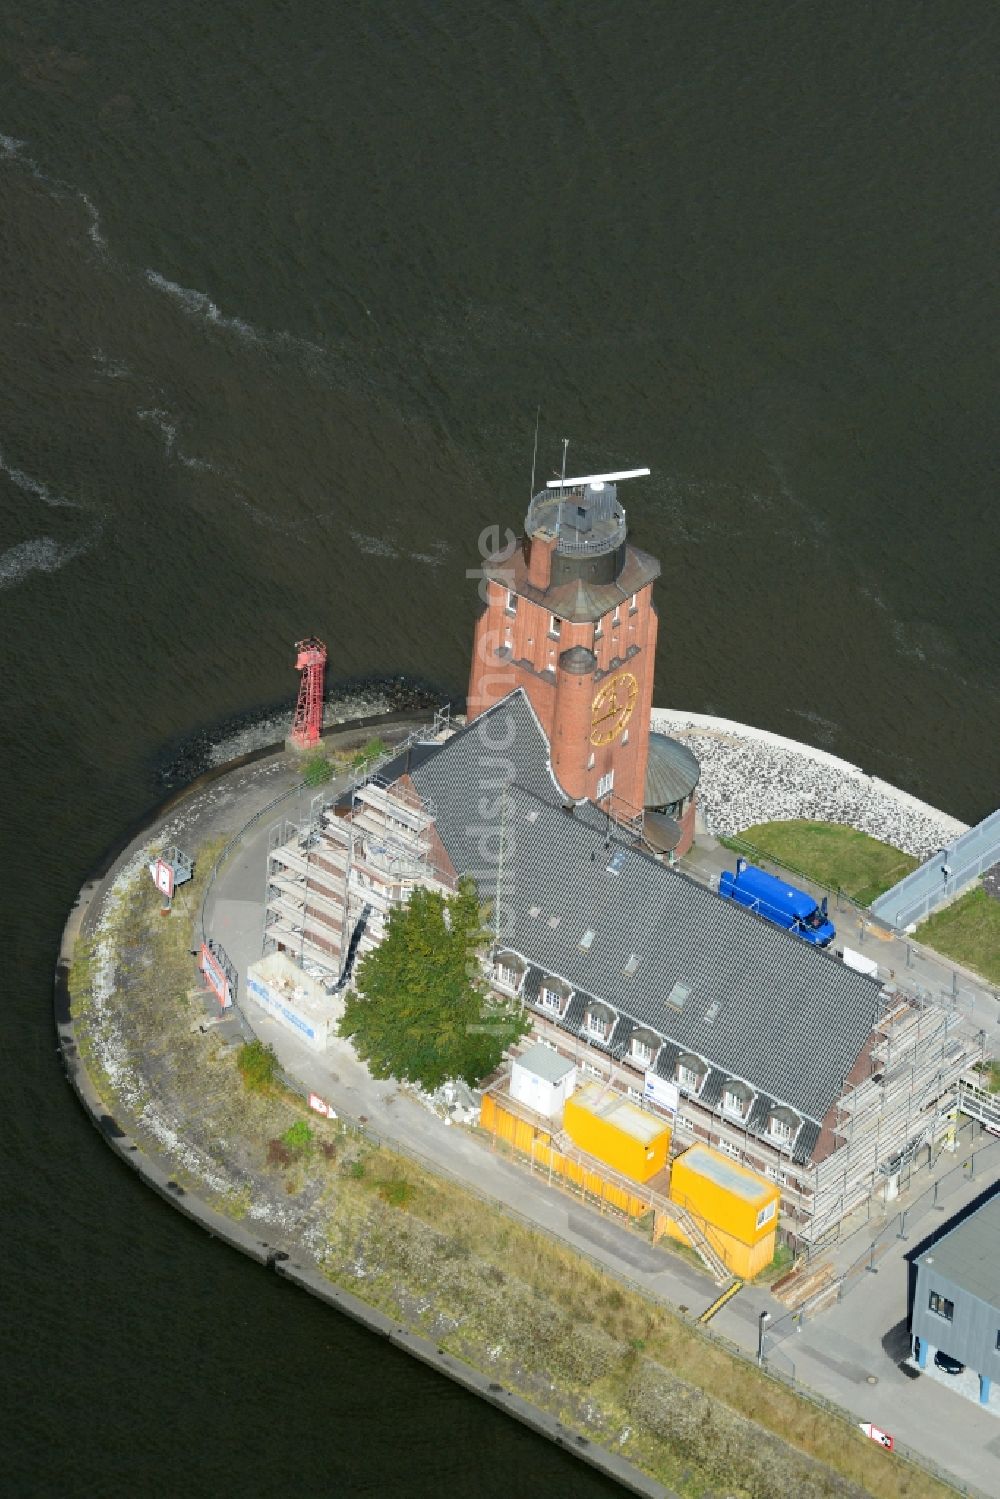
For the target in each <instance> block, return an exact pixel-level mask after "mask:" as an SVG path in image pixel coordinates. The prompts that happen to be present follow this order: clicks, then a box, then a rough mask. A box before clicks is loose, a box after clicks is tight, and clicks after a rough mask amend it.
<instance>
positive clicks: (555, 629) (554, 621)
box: [549, 614, 562, 640]
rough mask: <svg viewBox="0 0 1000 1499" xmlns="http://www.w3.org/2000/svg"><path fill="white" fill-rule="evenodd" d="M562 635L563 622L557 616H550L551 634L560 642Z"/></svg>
mask: <svg viewBox="0 0 1000 1499" xmlns="http://www.w3.org/2000/svg"><path fill="white" fill-rule="evenodd" d="M561 633H562V620H561V619H559V618H558V616H557V615H555V614H550V615H549V634H550V635H551V636H553V637H554V639H556V640H558V639H559V636H560V634H561Z"/></svg>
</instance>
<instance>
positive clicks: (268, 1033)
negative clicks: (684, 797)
mask: <svg viewBox="0 0 1000 1499" xmlns="http://www.w3.org/2000/svg"><path fill="white" fill-rule="evenodd" d="M327 789H328V790H330V789H331V788H327ZM273 794H274V792H273V789H271V788H269V790H268V795H269V796H270V795H273ZM312 795H313V793H312V792H304V793H302V794H300V795H299V796H296V797H295V798H292V799H290V800H289V801H288V802H287V803H285V804H284V805H283V806H282V807H281V808H280V809H278V812H279V813H280V814H281V815H282V816H283V817H289V818H292V819H295V818H296V817H302V818H304V817H306V816H307V815H308V809H309V803H310V800H311V797H312ZM261 799H262V800H263V799H264V798H263V797H262V798H261ZM255 810H256V806H254V805H250V804H248V815H249V814H250V813H251V812H253V811H255ZM269 836H270V826H269V820H268V819H264V820H263V821H262V824H261V825H260V826H259V827H257V828H255V829H254V830H253V831H252V833H251V835H249V836H248V838H247V840H246V841H245V843H244V844H242V845H241V846H240V848H239V849H238V850H237V852H236V853H235V854H234V856H233V857H232V858H231V859H230V861H229V862H228V863H227V865H226V867H225V869H224V870H223V872H222V874H221V875H220V877H219V879H218V880H217V881H216V884H215V886H214V888H213V890H212V892H211V895H210V898H209V901H208V905H207V908H206V916H207V924H208V929H209V931H210V932H211V933H212V934H213V935H214V936H215V937H217V938H218V939H219V940H221V942H222V943H223V945H224V946H225V948H226V950H227V952H228V953H229V956H230V958H231V959H232V960H233V962H234V963H235V964H236V966H237V967H238V969H239V971H240V974H241V980H242V979H243V978H244V977H245V973H246V968H247V965H248V963H250V962H253V961H254V960H255V959H256V958H258V957H259V956H260V949H261V930H262V927H261V924H262V916H263V896H264V883H265V858H266V850H267V846H268V839H269ZM731 858H732V856H731V855H730V854H729V852H728V850H725V849H723V848H721V847H720V846H719V845H718V844H716V843H715V841H714V840H711V839H709V838H707V837H706V838H703V839H701V840H700V842H699V846H698V850H697V854H696V860H697V863H698V868H699V870H700V871H701V873H702V874H708V873H712V872H714V873H717V872H718V870H719V869H721V868H723V867H725V865H726V863H729V862H731ZM834 914H835V919H836V913H834ZM840 914H841V916H842V917H843V913H840ZM853 920H854V918H853V917H851V918H847V919H844V920H842V921H841V922H840V924H839V930H838V938H844V939H845V940H848V943H849V945H853V944H852V943H851V937H852V936H854V935H855V933H854V931H853V928H852V926H851V922H853ZM859 940H860V938H859ZM838 945H839V941H838ZM870 947H871V941H870V940H869V941H868V947H867V948H866V949H865V950H869V949H870ZM886 955H888V956H889V957H890V958H895V959H896V960H897V961H899V962H900V963H901V966H902V964H903V963H905V953H904V952H903V951H902V949H901V948H900V947H899V946H898V944H895V945H894V943H893V942H890V943H887V944H884V945H880V949H879V959H880V961H882V962H884V961H885V958H886ZM241 987H244V985H243V984H242V983H241ZM976 1001H977V1003H978V1004H979V1005H980V1006H981V1009H980V1011H979V1014H980V1016H981V1017H984V1018H985V1020H986V1024H987V1025H988V1027H989V1033H990V1034H991V1035H992V1034H994V1033H995V1032H996V1033H998V1034H1000V1031H998V1028H997V1015H996V1002H995V999H994V998H993V996H992V995H990V994H989V992H988V991H986V990H983V989H977V992H976ZM988 1006H991V1007H992V1008H989V1009H988ZM246 1011H247V1015H248V1018H249V1019H250V1021H251V1024H252V1025H253V1027H254V1029H255V1030H256V1031H257V1032H258V1033H259V1034H260V1035H261V1037H262V1038H264V1039H266V1040H268V1041H269V1042H270V1043H271V1044H272V1045H273V1046H274V1048H275V1050H276V1052H277V1053H278V1056H279V1058H280V1060H281V1063H282V1066H283V1067H284V1068H285V1069H286V1070H287V1071H288V1072H289V1073H290V1074H291V1075H293V1076H295V1077H297V1078H298V1079H299V1080H300V1081H302V1082H303V1083H304V1084H306V1085H307V1086H308V1087H310V1088H311V1089H313V1090H314V1091H315V1092H317V1093H319V1094H320V1095H321V1096H322V1097H324V1098H326V1099H328V1100H329V1101H330V1102H331V1103H332V1104H333V1105H334V1106H335V1107H336V1108H338V1109H340V1110H341V1111H342V1112H343V1113H345V1114H348V1115H351V1116H353V1117H354V1118H360V1119H362V1120H363V1121H364V1122H365V1123H366V1124H367V1125H368V1126H369V1127H370V1128H371V1129H372V1130H373V1131H375V1132H376V1133H377V1134H378V1135H380V1136H381V1137H382V1138H383V1139H384V1140H385V1141H386V1143H388V1144H392V1143H396V1144H399V1145H400V1146H402V1147H404V1148H405V1149H406V1150H408V1151H410V1152H411V1153H416V1154H418V1155H420V1156H422V1157H424V1158H426V1160H427V1162H428V1164H429V1165H430V1166H431V1167H432V1168H434V1169H438V1170H442V1171H444V1172H446V1173H447V1174H450V1175H452V1176H454V1177H455V1178H456V1179H458V1180H459V1181H461V1182H464V1183H467V1184H468V1185H469V1186H471V1187H473V1188H475V1189H476V1190H478V1191H480V1192H484V1193H486V1194H488V1195H489V1196H491V1197H494V1198H496V1199H498V1200H499V1201H501V1202H503V1203H504V1204H506V1205H508V1206H509V1207H510V1208H511V1209H513V1210H514V1211H515V1212H516V1213H519V1214H520V1215H522V1216H523V1217H525V1218H526V1219H529V1220H530V1221H531V1222H532V1223H535V1224H537V1225H539V1226H540V1227H542V1228H543V1229H546V1230H547V1231H548V1232H550V1233H552V1234H554V1235H556V1236H558V1237H559V1238H560V1239H562V1240H564V1241H565V1242H566V1243H568V1244H571V1245H573V1246H574V1247H575V1248H577V1249H578V1250H580V1251H582V1252H583V1253H585V1254H586V1255H588V1256H589V1257H590V1258H591V1259H592V1260H594V1261H596V1262H597V1263H599V1264H601V1265H603V1266H605V1267H606V1268H607V1269H608V1270H609V1271H611V1272H612V1273H615V1274H617V1275H620V1276H625V1277H627V1278H628V1279H630V1280H632V1281H634V1282H635V1283H637V1284H638V1285H640V1286H641V1287H642V1288H643V1289H644V1290H646V1291H647V1292H649V1293H651V1294H653V1295H655V1296H658V1297H660V1298H662V1299H663V1300H665V1301H667V1302H668V1303H670V1304H671V1305H672V1306H675V1307H678V1308H683V1309H684V1310H686V1311H690V1312H691V1313H692V1314H694V1315H697V1314H698V1313H699V1312H700V1311H701V1310H703V1309H704V1308H705V1307H707V1306H708V1305H709V1304H710V1302H711V1301H712V1300H713V1299H714V1297H715V1295H716V1287H715V1285H714V1284H713V1282H712V1281H711V1279H710V1278H709V1277H708V1275H707V1274H705V1273H703V1272H702V1271H700V1270H699V1269H698V1268H696V1267H695V1266H693V1265H690V1264H688V1262H687V1261H686V1260H684V1259H682V1258H680V1257H679V1256H678V1255H676V1254H674V1253H672V1252H671V1251H670V1250H668V1249H666V1248H665V1247H663V1246H653V1245H651V1244H649V1243H647V1242H645V1241H644V1240H642V1239H641V1238H639V1237H638V1236H636V1235H635V1234H632V1233H630V1232H629V1231H628V1230H627V1229H625V1228H623V1227H621V1226H620V1225H619V1224H618V1223H617V1222H615V1221H613V1220H610V1219H607V1218H604V1217H602V1216H601V1215H600V1213H599V1212H598V1211H597V1210H596V1209H592V1208H589V1207H585V1206H583V1205H581V1204H579V1203H578V1202H577V1201H576V1200H575V1199H573V1198H572V1197H570V1196H568V1195H566V1194H564V1193H562V1192H560V1191H559V1190H557V1189H554V1188H551V1187H549V1186H548V1185H547V1184H546V1183H544V1182H543V1181H541V1180H540V1179H539V1178H538V1177H536V1176H533V1175H532V1174H531V1173H530V1172H529V1171H528V1170H526V1169H524V1168H521V1167H520V1166H518V1165H516V1164H515V1163H513V1162H511V1161H509V1160H507V1159H506V1158H504V1157H501V1156H498V1155H496V1154H494V1153H492V1152H491V1151H490V1150H489V1149H487V1148H486V1147H485V1146H484V1145H483V1144H482V1143H480V1141H478V1140H477V1139H476V1138H475V1137H473V1136H472V1135H471V1134H469V1133H468V1132H467V1131H465V1130H463V1129H461V1128H456V1127H450V1126H447V1125H445V1123H444V1122H443V1121H442V1120H440V1119H438V1118H437V1117H436V1116H435V1115H433V1114H432V1113H431V1112H430V1111H429V1110H428V1109H426V1108H425V1107H424V1106H422V1105H421V1104H420V1103H418V1102H417V1101H416V1100H415V1099H413V1098H412V1097H411V1096H410V1095H409V1094H407V1093H406V1092H404V1091H402V1090H400V1088H399V1087H398V1086H397V1085H396V1084H395V1083H393V1082H378V1081H375V1080H373V1079H372V1078H371V1076H370V1075H369V1073H368V1070H367V1068H366V1067H364V1066H363V1065H362V1064H361V1063H359V1062H358V1060H357V1058H356V1057H355V1056H354V1053H353V1051H352V1049H351V1048H350V1046H349V1045H347V1044H346V1043H344V1042H341V1041H335V1042H334V1043H333V1044H332V1045H331V1047H330V1048H329V1050H328V1051H327V1052H326V1053H325V1054H323V1055H319V1054H317V1053H316V1052H314V1051H312V1050H311V1049H310V1048H309V1047H307V1046H306V1045H305V1044H304V1043H303V1042H301V1041H299V1039H298V1038H297V1037H296V1036H294V1035H292V1034H291V1033H290V1032H288V1031H286V1030H285V1029H284V1028H283V1027H281V1026H280V1025H278V1024H277V1023H276V1022H275V1021H274V1020H273V1019H272V1018H271V1017H270V1016H269V1015H268V1014H267V1013H266V1012H264V1011H263V1010H261V1009H260V1008H259V1007H258V1006H256V1005H254V1004H253V1003H252V1002H250V1003H247V1004H246ZM954 1164H955V1159H954V1158H952V1157H949V1156H944V1157H942V1158H939V1160H938V1161H936V1162H935V1166H934V1170H933V1172H932V1173H930V1174H928V1172H927V1171H926V1170H924V1171H922V1172H917V1173H915V1174H914V1177H913V1179H912V1181H911V1184H910V1190H909V1192H908V1194H907V1195H906V1196H905V1197H904V1198H902V1199H901V1200H900V1203H899V1204H898V1205H896V1204H894V1205H893V1210H894V1211H895V1208H896V1207H897V1206H906V1205H907V1202H908V1201H913V1199H915V1198H917V1197H918V1196H919V1194H921V1193H922V1192H923V1191H924V1189H925V1188H926V1186H927V1185H928V1184H929V1183H931V1182H932V1181H933V1179H934V1175H935V1174H937V1175H938V1176H943V1174H944V1172H946V1171H947V1170H949V1169H950V1168H952V1167H953V1166H954ZM989 1173H991V1174H992V1179H993V1180H998V1179H1000V1148H998V1149H996V1150H989V1151H985V1152H984V1154H983V1156H982V1157H981V1159H980V1166H979V1169H978V1171H977V1179H976V1180H975V1181H974V1182H972V1183H966V1182H963V1181H961V1180H959V1179H954V1180H953V1179H952V1178H949V1182H950V1190H949V1192H948V1194H947V1197H946V1198H945V1199H944V1200H945V1202H946V1209H947V1215H948V1216H950V1214H951V1213H952V1212H954V1211H955V1210H957V1208H959V1207H960V1206H962V1205H964V1203H965V1202H967V1201H969V1200H971V1199H972V1198H973V1197H975V1196H976V1195H977V1194H978V1193H979V1192H981V1191H982V1190H983V1188H984V1186H985V1185H986V1184H987V1181H988V1180H990V1174H989ZM911 1213H912V1217H911V1218H908V1221H907V1234H908V1237H907V1239H906V1240H905V1241H903V1240H896V1239H895V1238H894V1237H890V1239H889V1240H888V1244H887V1248H885V1251H884V1253H883V1255H882V1257H881V1258H880V1259H879V1260H878V1262H877V1273H875V1274H867V1273H865V1272H864V1271H862V1272H861V1273H860V1274H859V1275H858V1276H857V1277H856V1278H855V1280H854V1282H853V1284H852V1287H851V1289H850V1290H849V1291H848V1292H847V1294H846V1295H845V1296H844V1299H843V1300H842V1301H841V1302H840V1303H839V1304H837V1305H836V1306H834V1307H832V1308H830V1309H829V1310H827V1311H826V1312H823V1313H821V1314H820V1315H819V1316H818V1317H816V1318H815V1319H814V1320H812V1321H809V1322H807V1323H806V1324H805V1325H804V1326H803V1327H802V1328H801V1330H799V1331H796V1330H793V1324H792V1322H791V1321H790V1320H789V1319H788V1318H787V1313H786V1308H784V1307H783V1306H781V1305H780V1304H778V1303H777V1302H776V1301H775V1300H774V1298H773V1297H771V1296H770V1294H769V1293H768V1292H767V1291H766V1290H762V1289H761V1290H759V1289H757V1288H754V1287H748V1288H746V1289H745V1290H743V1291H742V1292H740V1294H739V1295H738V1296H736V1297H735V1298H734V1299H733V1300H732V1301H730V1302H729V1303H728V1304H727V1305H726V1306H725V1307H724V1308H723V1310H722V1311H721V1312H720V1313H719V1314H718V1316H717V1317H716V1319H715V1321H714V1322H713V1328H714V1329H716V1330H717V1331H718V1332H720V1333H722V1334H723V1335H725V1336H726V1337H727V1338H729V1339H731V1340H732V1341H733V1342H734V1343H737V1344H739V1345H740V1346H741V1347H742V1348H744V1349H746V1350H748V1351H751V1352H753V1351H755V1350H756V1346H757V1326H758V1322H757V1319H758V1314H759V1312H761V1311H768V1312H769V1313H770V1315H771V1317H772V1319H773V1323H774V1326H775V1334H774V1336H773V1337H772V1338H771V1339H770V1343H769V1354H768V1356H769V1360H770V1361H771V1363H772V1364H773V1367H775V1368H776V1369H779V1370H781V1371H782V1372H784V1373H786V1374H794V1376H795V1378H796V1379H797V1380H798V1381H799V1382H800V1383H802V1384H803V1385H805V1386H807V1387H808V1388H810V1389H812V1390H814V1391H816V1392H818V1393H819V1394H821V1395H823V1396H825V1397H826V1398H828V1399H830V1400H832V1401H834V1402H836V1404H838V1405H839V1406H841V1407H843V1408H844V1409H846V1410H848V1411H850V1412H852V1413H853V1414H854V1415H855V1416H856V1417H857V1419H858V1420H859V1421H866V1420H870V1421H874V1422H875V1423H876V1424H877V1425H880V1426H882V1427H884V1428H885V1429H886V1430H888V1431H890V1432H892V1433H893V1435H894V1436H895V1437H896V1438H897V1440H899V1441H901V1442H904V1443H906V1445H907V1446H909V1447H911V1448H913V1449H914V1450H915V1451H918V1452H921V1453H923V1454H924V1455H926V1456H927V1457H928V1458H930V1459H932V1460H933V1461H934V1462H936V1463H938V1464H940V1465H941V1466H942V1467H944V1468H946V1469H947V1470H949V1471H950V1472H952V1473H954V1474H955V1475H956V1476H958V1477H959V1478H960V1479H962V1480H963V1481H964V1482H966V1483H968V1484H970V1485H973V1486H975V1487H976V1488H978V1489H979V1490H981V1491H982V1492H984V1493H988V1494H997V1495H998V1496H1000V1477H998V1476H997V1475H998V1474H1000V1428H998V1426H997V1423H996V1422H995V1421H994V1420H993V1419H992V1417H991V1416H990V1415H989V1414H987V1413H985V1412H982V1411H980V1409H979V1408H978V1406H977V1405H976V1404H975V1403H973V1402H971V1401H968V1400H966V1399H964V1398H963V1397H962V1396H961V1395H960V1394H959V1393H957V1392H956V1391H953V1390H952V1389H950V1388H949V1387H947V1386H943V1385H942V1384H941V1383H940V1382H939V1381H935V1380H933V1379H929V1378H927V1377H925V1376H918V1377H914V1373H913V1371H912V1370H910V1369H907V1368H905V1367H904V1365H905V1359H906V1356H907V1353H908V1339H907V1335H906V1330H905V1318H906V1286H907V1276H906V1265H905V1261H904V1255H905V1253H906V1252H907V1251H909V1250H910V1249H912V1248H913V1246H914V1244H915V1243H917V1242H919V1239H920V1237H922V1236H923V1235H925V1234H926V1233H928V1232H930V1230H931V1229H932V1228H934V1227H937V1226H939V1225H940V1223H941V1221H942V1218H943V1217H944V1216H945V1215H944V1214H942V1213H941V1212H937V1211H935V1210H934V1208H933V1206H932V1204H931V1202H930V1199H929V1198H923V1199H921V1201H919V1202H918V1203H917V1204H916V1206H914V1207H913V1208H912V1209H911ZM880 1227H881V1223H880V1222H878V1221H876V1222H873V1223H872V1224H871V1226H870V1227H868V1226H864V1227H862V1228H859V1229H858V1231H857V1232H856V1234H855V1235H854V1237H853V1238H852V1239H850V1240H849V1241H847V1242H845V1243H844V1244H843V1245H841V1246H839V1247H838V1250H837V1254H836V1258H837V1259H838V1260H839V1261H840V1262H841V1268H842V1267H843V1266H844V1265H846V1264H847V1263H849V1262H851V1261H853V1260H856V1259H858V1258H859V1257H861V1256H862V1255H863V1254H864V1252H865V1248H866V1245H867V1243H868V1241H869V1240H870V1239H871V1238H872V1237H873V1236H874V1235H875V1233H877V1231H878V1229H879V1228H880Z"/></svg>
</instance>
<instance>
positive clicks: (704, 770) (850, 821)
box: [651, 708, 966, 859]
mask: <svg viewBox="0 0 1000 1499" xmlns="http://www.w3.org/2000/svg"><path fill="white" fill-rule="evenodd" d="M651 722H652V727H653V728H654V729H655V730H656V731H657V732H659V733H661V734H670V735H671V736H672V737H673V738H674V739H679V740H680V741H681V742H682V743H683V744H686V745H687V746H688V748H689V749H690V750H691V751H692V753H693V754H694V755H696V756H697V758H698V760H699V762H700V764H701V782H700V785H699V789H698V799H699V803H700V806H701V814H702V817H703V819H704V823H705V826H706V828H707V829H708V831H709V832H710V833H713V834H715V835H716V836H719V835H720V834H724V835H725V834H732V833H739V832H741V831H742V830H743V829H744V828H748V827H753V826H754V824H756V823H761V822H783V821H786V820H788V819H789V818H793V817H805V818H810V819H812V820H814V821H817V822H837V823H843V824H846V825H847V826H848V827H852V828H857V829H858V831H859V832H862V833H868V834H870V836H871V837H873V838H880V839H881V840H882V841H883V842H884V843H891V844H892V845H893V846H894V847H895V848H901V849H903V850H904V851H905V852H906V853H908V854H914V855H915V856H916V857H917V858H919V859H923V858H927V857H928V856H929V855H931V854H933V853H935V852H936V851H937V850H938V849H939V848H940V847H941V846H942V845H943V844H946V843H948V842H949V841H950V840H952V839H954V838H955V837H957V836H958V834H959V833H964V832H965V831H966V824H965V823H964V822H959V821H958V819H957V818H954V817H950V816H949V815H948V814H947V813H946V812H940V811H938V810H937V808H936V807H931V806H928V805H927V803H926V802H922V801H918V800H917V798H916V797H914V796H910V795H909V794H908V793H907V792H905V791H900V790H899V789H898V787H896V786H891V785H890V784H889V783H888V781H882V780H879V779H878V777H876V776H870V775H868V774H867V773H866V772H865V771H863V770H862V769H861V768H860V767H859V766H857V765H852V764H850V762H849V761H847V760H840V759H838V758H837V757H836V756H835V755H830V754H827V753H826V752H825V751H824V750H818V749H814V748H813V747H812V746H811V745H808V744H800V743H799V742H798V741H797V740H794V739H785V738H783V737H782V736H781V735H780V734H772V733H769V732H768V731H767V730H766V729H755V728H753V727H752V726H751V725H749V724H741V723H735V722H733V720H731V719H727V718H712V717H709V716H708V715H707V714H701V713H683V712H679V711H677V710H675V709H671V708H654V709H653V712H652V715H651Z"/></svg>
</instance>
